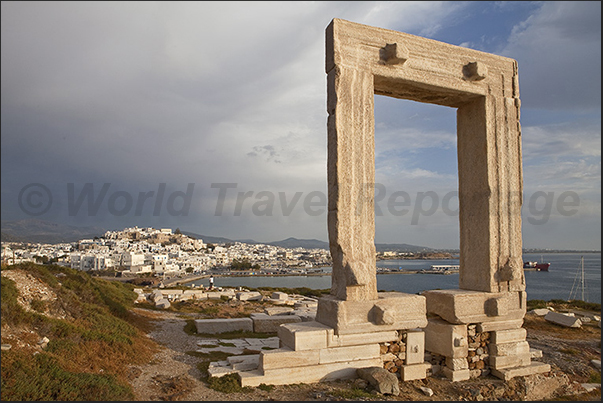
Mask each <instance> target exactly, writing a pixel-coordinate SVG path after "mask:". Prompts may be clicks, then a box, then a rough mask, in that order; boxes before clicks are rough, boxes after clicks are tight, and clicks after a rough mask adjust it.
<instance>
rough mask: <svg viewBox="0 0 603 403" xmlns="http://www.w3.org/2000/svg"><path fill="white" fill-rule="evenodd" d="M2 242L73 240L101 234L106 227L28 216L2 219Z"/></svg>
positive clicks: (56, 241)
mask: <svg viewBox="0 0 603 403" xmlns="http://www.w3.org/2000/svg"><path fill="white" fill-rule="evenodd" d="M0 227H1V229H2V241H3V242H32V243H37V242H39V243H49V244H56V243H62V242H75V241H79V240H80V239H86V238H94V237H95V236H98V237H100V236H102V235H103V234H104V233H105V232H107V230H106V229H104V228H100V227H76V226H73V225H63V224H57V223H54V222H50V221H44V220H38V219H35V218H29V219H25V220H18V221H2V222H1V223H0Z"/></svg>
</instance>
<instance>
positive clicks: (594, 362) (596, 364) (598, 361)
mask: <svg viewBox="0 0 603 403" xmlns="http://www.w3.org/2000/svg"><path fill="white" fill-rule="evenodd" d="M590 363H591V364H593V366H595V368H597V369H598V370H599V371H600V370H601V360H590Z"/></svg>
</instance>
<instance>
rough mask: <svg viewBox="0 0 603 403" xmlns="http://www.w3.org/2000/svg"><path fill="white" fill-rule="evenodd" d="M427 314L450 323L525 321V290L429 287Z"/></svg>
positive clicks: (426, 295)
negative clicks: (433, 288) (497, 291)
mask: <svg viewBox="0 0 603 403" xmlns="http://www.w3.org/2000/svg"><path fill="white" fill-rule="evenodd" d="M423 295H425V297H426V298H427V313H429V314H435V315H438V316H439V317H441V318H442V319H444V320H445V321H447V322H450V323H456V324H470V323H480V322H495V321H510V320H522V319H523V317H524V315H525V312H526V293H525V292H521V291H518V292H502V293H491V292H480V291H470V290H460V289H453V290H429V291H425V292H423Z"/></svg>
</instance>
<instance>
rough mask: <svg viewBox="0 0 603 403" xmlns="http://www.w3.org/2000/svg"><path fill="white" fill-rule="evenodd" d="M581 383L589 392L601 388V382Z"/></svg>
mask: <svg viewBox="0 0 603 403" xmlns="http://www.w3.org/2000/svg"><path fill="white" fill-rule="evenodd" d="M580 385H581V386H582V387H583V388H584V389H585V390H586V392H587V393H588V392H592V391H593V390H597V389H600V388H601V384H600V383H582V384H580Z"/></svg>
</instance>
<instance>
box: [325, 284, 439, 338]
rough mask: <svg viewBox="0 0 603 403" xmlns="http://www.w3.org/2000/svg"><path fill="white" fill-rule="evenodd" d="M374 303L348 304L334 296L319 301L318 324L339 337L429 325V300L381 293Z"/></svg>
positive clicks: (414, 295) (401, 294)
mask: <svg viewBox="0 0 603 403" xmlns="http://www.w3.org/2000/svg"><path fill="white" fill-rule="evenodd" d="M377 295H378V298H377V299H376V300H372V301H349V300H348V301H344V300H341V299H338V298H336V297H334V296H332V295H328V296H325V297H322V298H320V299H319V300H318V309H317V313H316V321H317V322H320V323H322V324H325V325H327V326H330V327H332V328H333V329H335V334H338V335H340V334H354V333H370V332H382V331H387V330H403V329H414V328H423V327H425V326H426V325H427V317H426V303H425V297H423V296H422V295H416V294H406V293H401V292H380V293H378V294H377Z"/></svg>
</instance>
